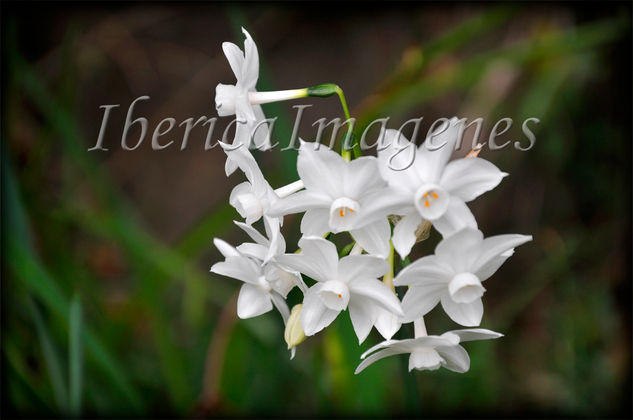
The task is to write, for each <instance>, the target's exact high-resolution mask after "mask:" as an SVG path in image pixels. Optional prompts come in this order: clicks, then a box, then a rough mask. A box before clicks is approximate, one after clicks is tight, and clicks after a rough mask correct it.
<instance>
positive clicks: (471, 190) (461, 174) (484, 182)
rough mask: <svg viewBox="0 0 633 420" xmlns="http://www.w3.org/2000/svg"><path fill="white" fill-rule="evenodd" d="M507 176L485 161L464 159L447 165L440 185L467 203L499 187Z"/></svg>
mask: <svg viewBox="0 0 633 420" xmlns="http://www.w3.org/2000/svg"><path fill="white" fill-rule="evenodd" d="M507 175H508V174H507V173H505V172H501V171H500V170H499V168H497V167H496V166H495V165H494V164H492V163H490V162H488V161H487V160H485V159H481V158H463V159H457V160H454V161H452V162H450V163H449V164H448V165H446V169H444V173H443V174H442V179H441V181H440V184H441V185H442V187H444V188H445V189H446V190H448V192H450V193H451V195H454V196H455V197H459V198H460V199H461V200H462V201H464V202H466V203H467V202H469V201H471V200H474V199H475V198H477V197H479V196H480V195H481V194H483V193H485V192H486V191H490V190H491V189H493V188H494V187H496V186H497V185H499V183H500V182H501V180H502V179H503V178H504V177H505V176H507Z"/></svg>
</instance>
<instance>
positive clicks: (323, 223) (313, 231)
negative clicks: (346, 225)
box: [301, 208, 330, 236]
mask: <svg viewBox="0 0 633 420" xmlns="http://www.w3.org/2000/svg"><path fill="white" fill-rule="evenodd" d="M329 218H330V211H329V210H328V209H325V208H321V209H309V210H307V211H306V212H305V214H304V215H303V218H302V219H301V233H302V234H303V235H306V236H323V235H325V234H326V233H327V232H329V230H330V227H329Z"/></svg>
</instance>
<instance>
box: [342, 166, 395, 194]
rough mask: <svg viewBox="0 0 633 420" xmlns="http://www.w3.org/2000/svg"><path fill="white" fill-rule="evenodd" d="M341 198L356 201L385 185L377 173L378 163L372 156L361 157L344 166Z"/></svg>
mask: <svg viewBox="0 0 633 420" xmlns="http://www.w3.org/2000/svg"><path fill="white" fill-rule="evenodd" d="M339 182H342V183H343V196H345V197H350V198H352V199H355V200H358V199H359V198H360V197H361V196H363V195H366V194H369V193H371V192H372V191H376V190H378V189H380V188H382V187H385V186H386V185H387V184H386V183H385V181H384V180H383V179H382V177H381V176H380V172H379V171H378V161H377V160H376V158H375V157H373V156H363V157H360V158H358V159H354V160H353V161H351V162H348V163H347V165H345V170H344V176H343V179H342V180H339Z"/></svg>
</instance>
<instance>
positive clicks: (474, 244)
mask: <svg viewBox="0 0 633 420" xmlns="http://www.w3.org/2000/svg"><path fill="white" fill-rule="evenodd" d="M530 240H532V237H531V236H527V235H498V236H491V237H490V238H486V239H484V237H483V234H482V233H481V231H478V230H476V229H472V228H464V229H462V230H460V231H459V232H457V233H455V234H453V235H451V236H449V237H448V238H445V239H443V240H442V241H441V242H440V243H439V244H438V245H437V247H436V248H435V255H430V256H427V257H423V258H420V259H419V260H417V261H415V262H413V263H411V264H409V265H408V266H406V267H405V268H404V269H403V270H402V271H401V272H400V273H398V276H397V277H396V278H395V279H394V282H393V283H394V285H396V286H410V287H409V290H408V291H407V293H406V295H405V296H404V298H403V299H402V308H403V310H404V312H405V314H406V316H405V318H404V319H405V320H409V321H411V320H413V319H416V318H419V317H421V316H424V315H425V314H426V313H428V312H429V311H430V310H431V309H433V308H434V307H435V305H437V304H438V302H440V301H441V303H442V307H443V308H444V311H445V312H446V314H447V315H448V316H449V317H450V318H451V319H452V320H453V321H455V322H457V323H458V324H460V325H464V326H468V327H474V326H477V325H479V323H480V322H481V317H482V316H483V312H484V309H483V303H482V301H481V297H482V295H483V294H484V291H485V290H486V289H484V287H483V285H482V282H483V281H484V280H486V279H488V278H489V277H490V276H492V275H493V274H494V273H495V272H496V271H497V269H499V267H501V265H502V264H503V263H504V262H505V260H506V259H508V257H510V256H511V255H512V253H513V251H514V247H517V246H519V245H521V244H523V243H525V242H528V241H530Z"/></svg>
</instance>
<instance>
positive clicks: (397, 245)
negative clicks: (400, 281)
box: [391, 210, 422, 259]
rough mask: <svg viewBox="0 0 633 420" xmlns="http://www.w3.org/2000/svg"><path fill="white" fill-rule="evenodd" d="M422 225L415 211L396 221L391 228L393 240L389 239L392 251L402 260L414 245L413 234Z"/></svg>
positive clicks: (420, 217)
mask: <svg viewBox="0 0 633 420" xmlns="http://www.w3.org/2000/svg"><path fill="white" fill-rule="evenodd" d="M421 223H422V216H420V213H418V212H417V210H414V211H413V212H411V213H409V214H407V215H406V216H404V217H403V218H402V219H400V220H399V221H398V223H397V224H396V226H395V227H394V228H393V238H392V239H391V241H392V243H393V247H394V249H395V250H396V251H397V252H398V254H399V255H400V258H402V259H404V258H406V257H407V255H409V253H410V252H411V248H413V245H415V241H416V236H415V233H416V231H417V230H418V226H420V224H421Z"/></svg>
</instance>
